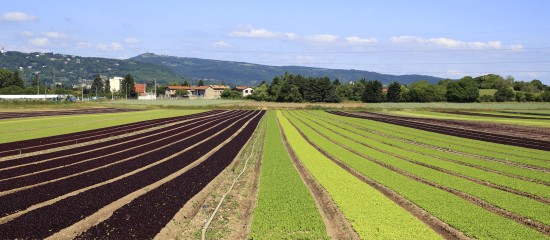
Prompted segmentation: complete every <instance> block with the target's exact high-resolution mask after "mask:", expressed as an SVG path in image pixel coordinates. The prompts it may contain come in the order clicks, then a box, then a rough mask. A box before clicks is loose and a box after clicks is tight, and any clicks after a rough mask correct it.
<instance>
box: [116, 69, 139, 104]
mask: <svg viewBox="0 0 550 240" xmlns="http://www.w3.org/2000/svg"><path fill="white" fill-rule="evenodd" d="M120 85H121V86H120V94H121V95H122V96H123V97H126V98H136V97H137V93H136V89H135V82H134V77H132V75H130V74H126V76H125V77H124V79H123V80H122V83H121V84H120Z"/></svg>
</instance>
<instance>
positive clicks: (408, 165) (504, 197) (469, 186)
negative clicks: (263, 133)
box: [295, 114, 550, 224]
mask: <svg viewBox="0 0 550 240" xmlns="http://www.w3.org/2000/svg"><path fill="white" fill-rule="evenodd" d="M298 115H300V116H303V115H301V114H296V116H295V117H296V118H297V119H300V121H302V122H304V123H305V124H307V125H308V126H309V127H311V128H313V129H315V130H316V131H318V132H322V133H323V134H321V135H324V137H326V138H329V139H330V140H332V141H333V142H338V143H339V144H341V145H343V146H344V147H348V148H350V149H353V150H354V151H356V152H358V153H359V154H361V155H364V156H369V157H372V158H374V159H377V160H379V161H380V162H383V163H385V164H388V165H390V166H392V167H395V168H397V169H400V170H403V171H406V172H408V173H410V174H413V175H414V176H417V177H419V178H422V179H424V180H428V181H431V182H433V183H436V184H438V185H441V186H444V187H448V188H451V189H455V190H458V191H460V192H463V193H467V194H470V195H472V196H475V197H478V198H480V199H482V200H484V201H487V202H488V203H490V204H494V205H495V206H497V207H499V208H502V209H506V210H509V211H511V212H514V213H517V214H519V215H523V216H526V217H528V218H531V219H534V220H537V221H540V222H543V223H545V224H550V206H549V205H548V204H545V203H542V202H539V201H536V200H534V199H531V198H528V197H525V196H520V195H516V194H513V193H510V192H506V191H502V190H499V189H496V188H492V187H490V186H485V185H482V184H480V182H474V181H470V180H468V179H465V178H463V177H460V176H456V175H454V174H452V173H448V172H444V171H439V170H436V169H434V168H433V167H431V166H437V167H440V168H442V169H443V170H447V169H451V170H455V169H454V168H456V167H457V166H455V165H453V164H454V163H449V162H444V161H440V160H438V159H434V158H431V157H429V156H425V155H421V154H418V153H414V152H411V151H408V150H406V149H399V148H395V147H392V146H389V145H386V144H383V143H379V142H376V141H372V140H371V139H368V138H365V137H363V136H361V135H359V134H356V133H353V132H349V131H344V130H342V129H339V128H337V127H334V126H331V125H328V124H327V123H326V122H324V121H318V122H315V121H312V120H310V119H305V118H302V117H298ZM418 162H420V163H425V164H426V165H424V164H418ZM459 166H460V165H459ZM461 167H464V168H468V167H465V166H461ZM464 171H465V172H467V173H475V172H476V171H478V172H479V171H481V170H478V169H465V170H464ZM479 174H481V175H483V176H484V177H486V178H490V177H491V174H492V175H493V176H492V177H493V178H491V180H492V181H494V182H496V183H499V181H498V180H500V179H499V178H498V177H503V176H500V175H495V174H493V173H485V174H483V172H482V171H481V173H479ZM472 175H473V174H472ZM495 176H496V177H497V178H495ZM506 180H510V179H506ZM513 180H516V181H517V182H515V183H516V184H518V185H519V186H520V187H525V188H526V189H529V187H532V188H534V189H533V190H532V192H534V193H536V194H541V195H542V194H544V193H545V192H548V191H549V190H550V189H549V188H548V187H547V186H543V185H539V184H534V183H531V182H526V181H522V180H518V179H513ZM530 190H531V189H530ZM535 190H538V191H540V192H537V191H535Z"/></svg>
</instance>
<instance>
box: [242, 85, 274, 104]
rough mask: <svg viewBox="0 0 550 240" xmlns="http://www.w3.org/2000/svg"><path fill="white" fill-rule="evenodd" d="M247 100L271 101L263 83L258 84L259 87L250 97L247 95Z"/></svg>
mask: <svg viewBox="0 0 550 240" xmlns="http://www.w3.org/2000/svg"><path fill="white" fill-rule="evenodd" d="M248 98H250V99H254V100H256V101H271V100H272V98H271V96H270V95H269V91H268V87H267V84H266V83H265V82H263V83H262V84H260V86H258V87H255V88H254V92H253V93H252V94H251V95H248Z"/></svg>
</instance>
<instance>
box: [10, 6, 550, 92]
mask: <svg viewBox="0 0 550 240" xmlns="http://www.w3.org/2000/svg"><path fill="white" fill-rule="evenodd" d="M548 10H550V1H546V0H523V1H520V0H500V1H497V0H418V1H397V0H389V1H371V0H364V1H309V0H301V1H300V0H296V1H287V0H278V1H269V2H267V1H240V0H234V1H211V0H201V1H165V0H157V1H140V0H137V1H112V0H109V1H104V0H94V1H68V0H65V1H60V0H49V1H40V0H33V1H31V0H16V1H15V0H3V1H2V4H1V6H0V46H2V47H3V48H4V49H5V50H7V51H10V50H15V51H24V52H31V51H47V52H55V53H65V54H73V55H81V56H95V57H109V58H129V57H133V56H136V55H138V54H141V53H145V52H152V53H156V54H163V55H172V56H180V57H198V58H209V59H219V60H232V61H243V62H251V63H258V64H267V65H301V66H312V67H323V68H338V69H359V70H368V71H375V72H381V73H388V74H398V75H401V74H411V73H412V74H427V75H433V76H439V77H448V78H460V77H463V76H465V75H471V76H479V75H483V74H487V73H497V74H500V75H502V76H508V75H511V76H514V77H515V78H516V80H524V81H530V80H532V79H540V80H541V81H543V82H544V83H545V84H550V26H549V25H548V23H550V14H549V13H548Z"/></svg>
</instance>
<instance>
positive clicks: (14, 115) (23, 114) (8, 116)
mask: <svg viewBox="0 0 550 240" xmlns="http://www.w3.org/2000/svg"><path fill="white" fill-rule="evenodd" d="M133 111H139V110H136V109H123V108H90V109H78V110H58V111H27V112H1V113H0V119H11V118H28V117H44V116H61V115H76V114H95V113H120V112H133Z"/></svg>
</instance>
